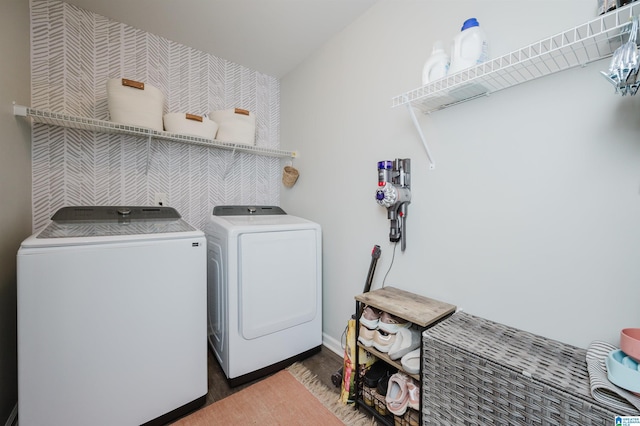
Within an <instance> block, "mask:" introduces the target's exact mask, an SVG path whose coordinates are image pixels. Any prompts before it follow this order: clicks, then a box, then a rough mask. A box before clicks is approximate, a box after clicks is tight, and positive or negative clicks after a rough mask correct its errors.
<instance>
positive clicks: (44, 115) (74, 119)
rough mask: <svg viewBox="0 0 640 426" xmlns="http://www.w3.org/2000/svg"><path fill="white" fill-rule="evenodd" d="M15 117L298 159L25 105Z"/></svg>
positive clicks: (268, 150) (292, 154) (16, 109)
mask: <svg viewBox="0 0 640 426" xmlns="http://www.w3.org/2000/svg"><path fill="white" fill-rule="evenodd" d="M13 114H14V115H16V116H21V117H30V118H31V119H32V120H33V121H35V122H38V123H44V124H50V125H54V126H61V127H69V128H73V129H80V130H89V131H93V132H101V133H118V134H124V135H133V136H141V137H147V138H153V139H162V140H167V141H172V142H180V143H186V144H191V145H199V146H205V147H209V148H220V149H226V150H233V151H239V152H248V153H252V154H259V155H266V156H271V157H291V158H295V157H296V152H295V151H283V150H279V149H272V148H264V147H259V146H253V145H245V144H239V143H233V142H222V141H218V140H215V139H207V138H201V137H198V136H189V135H182V134H177V133H170V132H161V131H157V130H153V129H149V128H146V127H137V126H131V125H127V124H118V123H113V122H111V121H105V120H96V119H93V118H87V117H78V116H73V115H67V114H61V113H57V112H51V111H45V110H40V109H35V108H30V107H26V106H22V105H14V106H13Z"/></svg>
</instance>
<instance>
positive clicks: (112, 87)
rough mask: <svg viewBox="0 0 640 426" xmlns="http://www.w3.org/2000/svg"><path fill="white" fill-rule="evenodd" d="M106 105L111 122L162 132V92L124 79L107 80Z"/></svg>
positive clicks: (147, 85)
mask: <svg viewBox="0 0 640 426" xmlns="http://www.w3.org/2000/svg"><path fill="white" fill-rule="evenodd" d="M107 103H108V105H109V116H110V119H111V121H113V122H114V123H120V124H130V125H132V126H139V127H147V128H149V129H153V130H158V131H162V130H163V127H162V108H163V104H164V95H163V94H162V92H161V91H160V90H159V89H157V88H155V87H153V86H151V85H149V84H144V83H142V82H138V81H134V80H129V79H126V78H112V79H109V80H107Z"/></svg>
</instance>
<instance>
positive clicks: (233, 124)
mask: <svg viewBox="0 0 640 426" xmlns="http://www.w3.org/2000/svg"><path fill="white" fill-rule="evenodd" d="M209 117H210V118H211V120H213V121H215V122H216V123H218V134H217V136H216V139H218V140H220V141H223V142H234V143H241V144H246V145H255V143H256V117H255V116H254V115H253V114H252V113H251V112H249V111H247V110H246V109H241V108H231V109H225V110H221V111H212V112H211V114H209Z"/></svg>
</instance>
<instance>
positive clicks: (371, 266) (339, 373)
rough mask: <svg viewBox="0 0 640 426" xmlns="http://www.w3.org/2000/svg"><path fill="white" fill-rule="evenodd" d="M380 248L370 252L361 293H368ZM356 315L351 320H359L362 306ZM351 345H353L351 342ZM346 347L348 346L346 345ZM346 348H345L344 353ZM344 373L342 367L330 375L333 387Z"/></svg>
mask: <svg viewBox="0 0 640 426" xmlns="http://www.w3.org/2000/svg"><path fill="white" fill-rule="evenodd" d="M380 252H381V250H380V246H379V245H375V246H373V250H372V251H371V263H370V264H369V273H368V274H367V279H366V281H365V283H364V291H363V293H368V292H369V290H370V289H371V283H372V282H373V274H374V273H375V271H376V265H377V264H378V259H379V258H380ZM356 311H357V312H356V314H355V315H351V319H356V318H359V317H360V315H362V304H360V303H358V306H357V309H356ZM352 344H355V342H353V343H352ZM346 346H347V347H348V345H346ZM346 350H347V348H346V347H345V351H346ZM343 371H344V367H343V368H341V369H339V370H338V371H336V372H335V373H333V374H332V375H331V382H332V383H333V384H334V385H335V387H337V388H338V387H340V386H341V384H342V373H343Z"/></svg>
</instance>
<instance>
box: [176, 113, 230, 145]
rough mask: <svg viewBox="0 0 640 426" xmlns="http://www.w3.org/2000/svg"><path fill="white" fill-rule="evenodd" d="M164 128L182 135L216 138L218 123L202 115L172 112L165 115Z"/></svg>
mask: <svg viewBox="0 0 640 426" xmlns="http://www.w3.org/2000/svg"><path fill="white" fill-rule="evenodd" d="M164 129H165V130H166V131H167V132H171V133H179V134H181V135H190V136H198V137H201V138H207V139H215V137H216V132H217V131H218V123H216V122H215V121H211V120H209V119H208V118H207V117H202V116H200V115H193V114H185V113H182V112H170V113H168V114H165V115H164Z"/></svg>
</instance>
